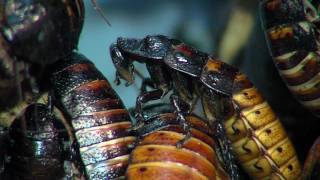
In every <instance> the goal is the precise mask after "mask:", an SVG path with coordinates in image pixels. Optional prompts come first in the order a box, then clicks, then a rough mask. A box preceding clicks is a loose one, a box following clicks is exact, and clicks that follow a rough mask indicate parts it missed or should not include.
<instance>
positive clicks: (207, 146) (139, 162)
mask: <svg viewBox="0 0 320 180" xmlns="http://www.w3.org/2000/svg"><path fill="white" fill-rule="evenodd" d="M144 113H145V111H144ZM149 115H150V114H149ZM186 119H187V121H188V122H190V124H191V125H192V128H191V134H192V138H190V139H189V140H188V141H187V142H186V143H185V144H183V146H182V148H176V143H177V142H179V141H180V140H182V139H183V138H184V135H183V130H182V128H181V126H180V125H179V121H178V120H177V115H176V114H174V113H170V112H168V113H160V114H156V115H151V117H149V118H148V119H147V123H146V124H145V125H144V126H143V127H141V128H140V129H138V132H139V133H138V135H139V137H140V138H139V140H138V142H137V146H136V147H135V149H134V150H133V151H132V153H131V155H130V161H129V166H128V169H127V172H126V178H127V179H141V180H142V179H145V180H147V179H195V180H198V179H229V176H228V175H227V174H226V173H225V172H224V170H223V169H222V167H221V166H220V164H219V161H218V157H217V154H216V151H215V150H216V144H215V141H214V136H213V134H212V133H213V131H212V130H211V129H210V127H209V126H208V125H207V124H206V123H205V121H204V120H203V119H201V118H199V117H197V116H195V115H190V116H187V117H186Z"/></svg>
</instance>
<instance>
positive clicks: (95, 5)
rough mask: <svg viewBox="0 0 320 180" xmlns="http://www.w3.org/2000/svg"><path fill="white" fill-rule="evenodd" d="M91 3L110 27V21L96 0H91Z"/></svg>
mask: <svg viewBox="0 0 320 180" xmlns="http://www.w3.org/2000/svg"><path fill="white" fill-rule="evenodd" d="M91 4H92V6H93V7H94V9H95V10H96V11H97V12H98V13H99V14H100V16H101V17H102V18H103V20H104V21H105V22H106V23H107V24H108V26H110V27H111V23H110V21H109V20H108V19H107V17H106V15H105V14H104V13H103V11H102V9H101V8H100V6H99V5H98V3H97V1H96V0H91Z"/></svg>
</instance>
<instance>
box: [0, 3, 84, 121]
mask: <svg viewBox="0 0 320 180" xmlns="http://www.w3.org/2000/svg"><path fill="white" fill-rule="evenodd" d="M83 21H84V6H83V2H82V0H0V82H1V83H0V96H1V97H11V98H10V101H8V100H6V99H5V98H1V99H0V117H1V118H0V119H1V120H0V124H5V125H8V123H3V122H2V120H3V119H7V118H9V119H10V122H12V120H13V119H14V118H15V117H16V115H17V114H18V113H19V112H20V111H22V110H23V109H24V108H25V107H26V106H27V103H28V101H29V100H30V99H32V98H33V97H34V96H35V94H37V93H39V91H41V88H42V86H43V84H44V83H39V82H38V81H39V79H41V78H42V77H43V70H44V68H43V66H45V65H48V64H52V63H53V62H55V61H58V60H59V59H60V58H62V57H64V56H66V54H69V53H70V52H72V51H73V50H74V49H75V48H77V44H78V39H79V35H80V32H81V29H82V25H83ZM39 89H40V90H39ZM40 93H41V92H40ZM8 112H9V113H8Z"/></svg>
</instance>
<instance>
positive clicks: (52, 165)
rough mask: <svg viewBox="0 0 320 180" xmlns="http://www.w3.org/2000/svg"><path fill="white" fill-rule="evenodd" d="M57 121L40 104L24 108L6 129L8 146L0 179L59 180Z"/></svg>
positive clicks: (60, 154) (61, 174)
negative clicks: (22, 112)
mask: <svg viewBox="0 0 320 180" xmlns="http://www.w3.org/2000/svg"><path fill="white" fill-rule="evenodd" d="M56 121H57V119H56V118H55V117H54V116H53V114H52V113H51V110H50V109H49V108H48V107H47V106H46V105H44V104H32V105H30V106H28V107H27V108H26V110H25V112H24V114H23V116H21V117H19V118H18V119H15V120H14V121H13V123H12V125H11V127H10V139H11V141H12V143H10V146H9V149H8V156H10V157H11V158H10V161H9V162H8V163H6V164H5V171H4V173H5V177H3V179H8V180H9V179H25V180H34V179H37V180H45V179H61V178H63V177H64V175H65V172H64V169H63V162H64V160H63V145H62V140H61V139H60V137H59V133H58V129H57V126H56V123H57V122H56Z"/></svg>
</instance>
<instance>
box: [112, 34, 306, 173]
mask: <svg viewBox="0 0 320 180" xmlns="http://www.w3.org/2000/svg"><path fill="white" fill-rule="evenodd" d="M110 51H111V57H112V60H113V62H114V64H115V67H116V69H117V79H118V81H119V78H123V79H124V80H126V81H127V82H128V83H129V84H130V83H133V81H134V79H133V72H134V71H133V69H134V67H133V61H134V60H137V61H138V62H142V63H146V66H147V68H148V71H149V74H150V77H151V79H147V80H144V83H145V84H148V85H150V86H151V87H153V88H155V90H153V91H149V92H144V91H143V92H142V94H141V95H140V96H139V97H138V100H137V109H136V112H137V114H136V115H137V117H138V120H139V119H141V121H143V120H144V117H143V115H142V113H141V105H142V103H145V102H147V101H150V100H154V99H160V98H162V97H163V95H165V94H166V93H167V92H168V91H169V90H173V96H174V98H172V102H173V104H174V107H175V109H176V111H177V114H178V116H180V117H179V121H180V124H181V125H182V127H183V129H184V132H185V134H187V135H188V131H189V132H190V125H188V123H187V122H186V120H185V119H184V118H183V116H184V115H185V114H186V112H185V111H181V108H180V107H179V105H178V104H179V102H181V101H179V99H180V100H182V101H184V102H187V103H189V104H190V105H191V110H192V109H193V107H194V104H195V102H196V100H197V99H198V98H199V97H200V98H201V99H202V104H203V107H204V111H205V114H206V116H207V119H208V121H209V122H210V124H211V123H212V122H213V121H214V122H218V123H217V124H218V125H219V124H224V127H225V128H217V129H222V130H220V131H221V132H220V133H221V134H222V136H221V137H222V138H221V139H223V134H225V132H223V131H224V130H225V131H226V134H227V135H228V137H229V140H230V141H231V143H232V147H233V149H234V154H235V155H236V156H237V158H238V160H239V161H240V162H241V163H242V166H243V167H244V169H245V170H246V172H247V173H248V174H249V175H250V176H251V177H252V178H271V177H274V178H276V177H277V178H280V179H281V178H282V179H284V178H288V179H293V178H298V177H299V176H300V174H301V169H300V165H299V162H298V159H297V155H296V153H295V150H294V148H293V146H292V144H291V141H290V140H289V138H288V136H287V135H286V132H285V130H284V129H283V127H282V125H281V122H280V121H279V119H278V118H277V117H276V115H275V114H274V113H273V111H272V110H271V108H270V106H269V105H268V103H267V102H266V101H265V100H264V99H263V97H262V96H261V95H260V93H259V92H258V90H257V89H256V88H255V87H254V86H253V85H252V83H251V82H250V81H249V80H248V78H247V77H245V76H244V75H243V74H242V73H240V72H239V70H238V69H236V68H234V67H232V66H230V65H228V64H225V63H223V62H221V61H219V60H216V59H214V58H212V57H210V56H209V55H208V54H206V53H204V52H201V51H199V50H197V49H195V48H192V47H190V46H188V45H186V44H184V43H183V42H181V41H179V40H176V39H170V38H168V37H166V36H162V35H153V36H147V37H146V38H143V39H134V38H118V40H117V43H115V44H113V45H111V47H110ZM177 96H178V100H177V98H176V97H177ZM171 97H172V96H171ZM217 97H223V99H225V100H226V101H228V103H226V104H229V105H231V108H225V109H227V110H228V111H230V113H233V116H231V117H229V116H221V117H220V116H216V115H217V114H218V115H219V114H224V113H223V109H221V106H222V105H221V106H215V105H214V104H215V103H217V102H219V100H215V99H217ZM218 99H219V98H218ZM223 104H224V103H223ZM211 105H213V106H211ZM226 106H227V107H229V106H228V105H226ZM217 107H218V108H217ZM219 107H220V109H219ZM220 112H221V113H220ZM222 119H224V121H222ZM215 120H216V121H215ZM215 124H216V123H215ZM220 126H221V125H219V126H217V127H220ZM223 141H224V142H226V141H227V140H223ZM225 149H226V151H225V152H228V151H229V150H230V149H231V148H229V147H226V148H225ZM224 157H227V158H224V161H230V160H232V158H228V156H227V155H225V156H224ZM284 159H285V161H283V160H284ZM233 171H234V169H232V168H230V169H229V170H227V173H229V174H232V172H233Z"/></svg>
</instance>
